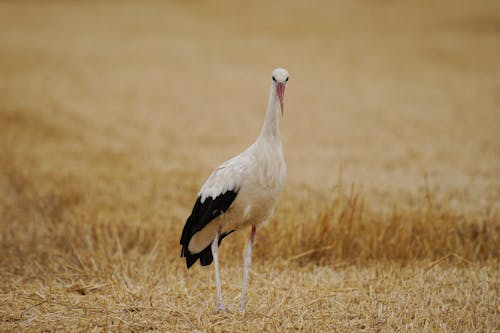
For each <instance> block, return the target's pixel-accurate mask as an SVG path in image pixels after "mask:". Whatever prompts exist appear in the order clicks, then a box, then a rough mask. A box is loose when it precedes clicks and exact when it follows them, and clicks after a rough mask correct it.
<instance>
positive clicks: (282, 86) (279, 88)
mask: <svg viewBox="0 0 500 333" xmlns="http://www.w3.org/2000/svg"><path fill="white" fill-rule="evenodd" d="M276 91H277V93H278V98H279V99H280V106H281V115H283V110H284V109H283V99H284V96H285V84H284V83H282V82H280V83H278V86H277V87H276Z"/></svg>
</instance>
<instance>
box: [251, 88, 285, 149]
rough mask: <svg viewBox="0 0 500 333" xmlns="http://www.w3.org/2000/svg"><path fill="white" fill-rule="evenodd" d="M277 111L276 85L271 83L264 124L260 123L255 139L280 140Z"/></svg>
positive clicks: (278, 104)
mask: <svg viewBox="0 0 500 333" xmlns="http://www.w3.org/2000/svg"><path fill="white" fill-rule="evenodd" d="M279 112H280V103H279V98H278V93H277V92H276V87H275V86H274V84H271V88H270V91H269V101H268V102H267V112H266V117H265V119H264V125H262V130H261V131H260V135H259V138H258V139H257V140H267V141H278V142H281V139H280V128H279Z"/></svg>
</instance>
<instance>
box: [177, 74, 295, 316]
mask: <svg viewBox="0 0 500 333" xmlns="http://www.w3.org/2000/svg"><path fill="white" fill-rule="evenodd" d="M287 81H288V72H287V71H286V70H285V69H283V68H277V69H275V70H274V71H273V73H272V82H271V89H270V92H269V101H268V104H267V112H266V117H265V119H264V125H263V126H262V130H261V131H260V134H259V136H258V138H257V140H256V141H255V142H254V143H253V144H252V145H251V146H250V147H248V148H247V149H246V150H245V151H244V152H242V153H241V154H239V155H237V156H235V157H233V158H231V159H230V160H228V161H226V162H224V163H223V164H221V165H220V166H219V167H218V168H217V169H215V170H214V172H213V173H212V174H211V175H210V177H208V179H207V181H206V182H205V184H203V187H202V188H201V190H200V192H199V193H198V197H197V199H196V203H195V205H194V207H193V210H192V212H191V215H190V216H189V218H188V219H187V221H186V224H185V225H184V229H183V231H182V236H181V240H180V244H181V245H182V251H181V257H185V258H186V265H187V267H188V268H189V267H191V266H192V265H193V264H194V263H195V262H196V260H198V259H200V264H201V265H202V266H206V265H210V264H211V263H212V260H213V261H214V263H215V280H216V283H217V296H216V297H217V301H216V311H219V310H220V311H224V312H226V308H225V307H224V303H223V301H222V292H221V282H220V275H219V260H218V257H217V253H218V249H219V246H220V243H221V241H222V239H223V238H224V237H226V236H227V235H229V234H230V233H232V232H233V231H236V230H239V229H242V228H244V227H247V226H251V227H252V231H251V233H250V240H249V241H248V245H247V247H246V250H245V254H244V268H243V288H242V290H241V304H240V305H241V310H242V311H244V309H245V294H246V290H247V284H248V271H249V269H250V264H251V261H252V246H253V241H254V238H255V233H256V229H257V226H258V225H261V224H263V223H265V222H266V221H268V220H269V218H270V217H271V216H272V215H273V212H274V208H275V206H276V204H277V202H278V199H279V197H280V194H281V189H282V188H283V184H284V183H285V176H286V165H285V159H284V156H283V146H282V145H281V137H280V129H279V112H280V111H281V114H282V115H283V98H284V94H285V87H286V84H287Z"/></svg>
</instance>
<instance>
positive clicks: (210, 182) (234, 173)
mask: <svg viewBox="0 0 500 333" xmlns="http://www.w3.org/2000/svg"><path fill="white" fill-rule="evenodd" d="M249 159H250V158H249V156H247V154H241V155H238V156H236V157H233V158H232V159H230V160H228V161H226V162H224V163H222V164H221V165H220V166H219V167H217V169H215V170H214V172H212V174H211V175H210V176H209V177H208V179H207V180H206V182H205V184H203V186H202V188H201V190H200V192H199V194H198V195H199V197H200V199H201V202H202V203H203V202H204V201H205V200H206V198H209V197H211V198H213V199H215V198H217V197H218V196H219V195H221V194H224V193H225V192H227V191H233V192H238V191H239V189H240V187H241V184H242V180H243V176H244V174H245V170H246V168H247V165H248V163H249Z"/></svg>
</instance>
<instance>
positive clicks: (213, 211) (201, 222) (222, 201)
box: [180, 190, 238, 268]
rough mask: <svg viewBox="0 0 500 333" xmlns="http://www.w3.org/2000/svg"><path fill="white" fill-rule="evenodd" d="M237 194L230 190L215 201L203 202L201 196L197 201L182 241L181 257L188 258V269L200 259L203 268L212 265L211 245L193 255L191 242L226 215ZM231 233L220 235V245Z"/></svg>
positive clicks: (212, 199) (209, 199)
mask: <svg viewBox="0 0 500 333" xmlns="http://www.w3.org/2000/svg"><path fill="white" fill-rule="evenodd" d="M237 194H238V191H237V190H229V191H226V192H224V193H223V194H220V195H218V196H217V197H216V198H215V199H214V198H212V197H207V198H205V200H204V201H203V202H202V201H201V196H198V198H197V199H196V203H195V205H194V207H193V211H192V212H191V215H190V216H189V218H188V219H187V221H186V224H185V225H184V229H183V230H182V235H181V239H180V244H181V245H182V250H181V257H185V258H186V265H187V267H188V268H189V267H191V266H192V265H193V264H194V263H195V262H196V260H198V259H200V264H201V265H202V266H207V265H210V264H211V263H212V260H213V258H212V250H211V248H210V245H208V246H207V247H206V248H204V249H203V250H202V251H201V252H199V253H191V252H189V249H188V247H189V242H190V241H191V238H193V236H194V235H195V234H196V233H197V232H199V231H201V230H202V229H203V228H204V227H205V226H207V225H208V224H209V223H210V222H211V221H212V220H214V219H216V218H217V217H218V216H219V215H221V214H223V213H225V212H226V211H227V210H228V209H229V208H230V207H231V204H232V203H233V201H234V199H235V198H236V195H237ZM231 232H232V231H230V232H227V233H224V234H222V235H220V238H219V245H220V243H221V242H222V239H223V238H224V237H226V236H227V235H229V234H230V233H231Z"/></svg>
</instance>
